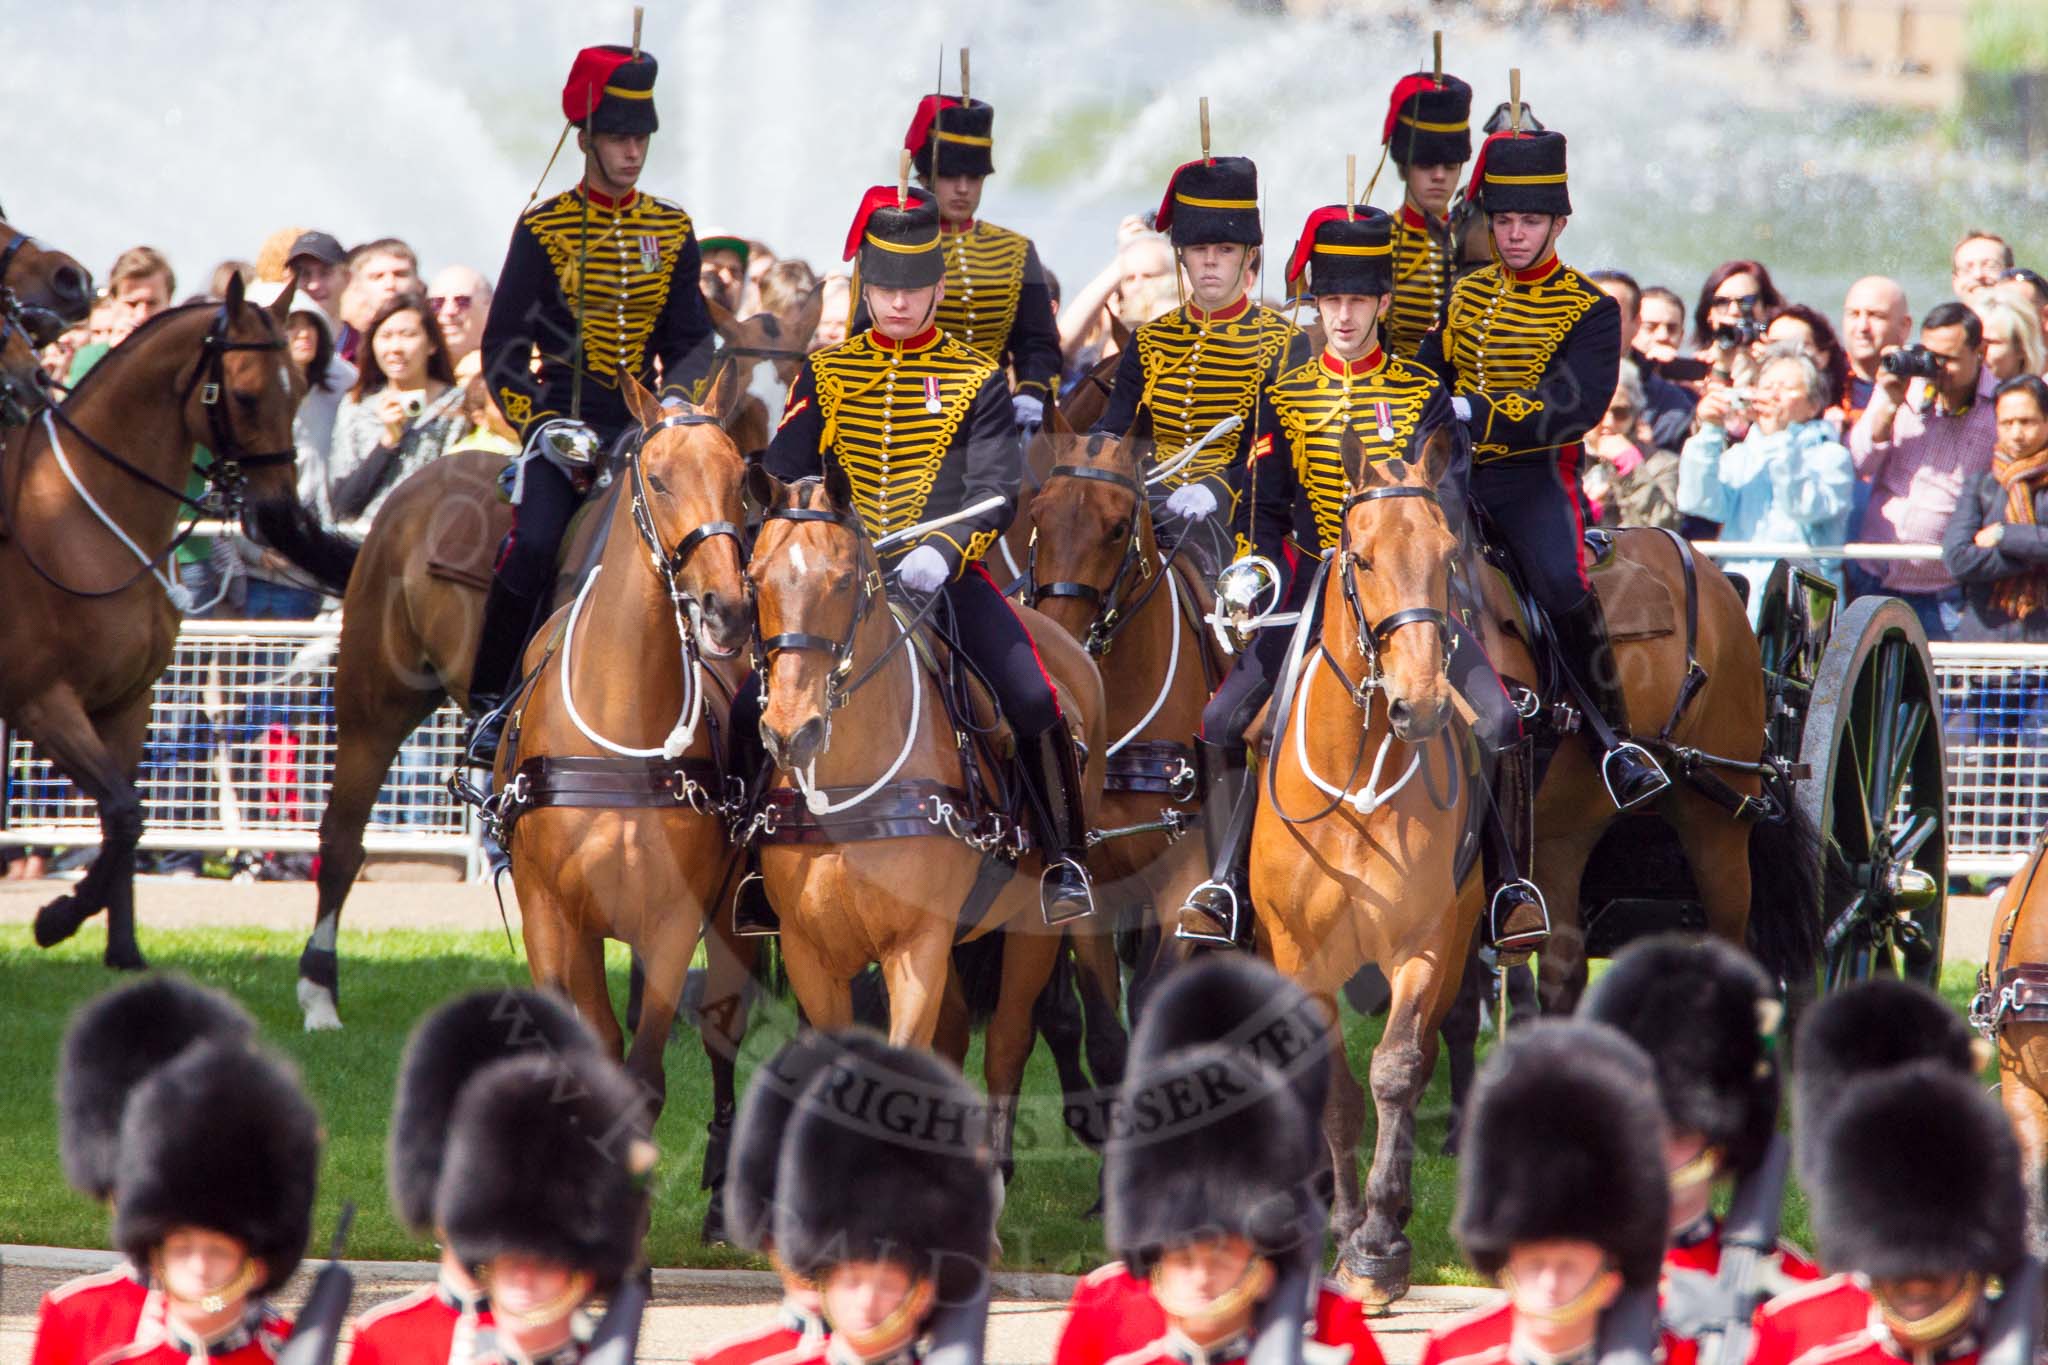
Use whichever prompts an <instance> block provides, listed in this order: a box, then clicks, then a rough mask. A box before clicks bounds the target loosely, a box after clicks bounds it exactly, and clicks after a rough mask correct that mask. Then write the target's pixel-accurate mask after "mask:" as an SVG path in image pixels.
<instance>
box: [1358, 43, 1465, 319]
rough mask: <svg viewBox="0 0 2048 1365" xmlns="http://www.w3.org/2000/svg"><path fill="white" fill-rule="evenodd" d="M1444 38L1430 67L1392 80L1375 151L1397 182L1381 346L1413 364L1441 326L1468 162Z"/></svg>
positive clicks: (1461, 103) (1459, 91)
mask: <svg viewBox="0 0 2048 1365" xmlns="http://www.w3.org/2000/svg"><path fill="white" fill-rule="evenodd" d="M1442 44H1443V35H1442V34H1438V35H1437V51H1438V58H1437V69H1436V70H1435V71H1434V72H1430V71H1417V72H1413V73H1411V74H1409V75H1406V76H1403V77H1402V78H1401V79H1400V80H1399V81H1397V82H1395V84H1394V90H1393V93H1392V94H1391V95H1390V96H1389V97H1388V99H1387V121H1386V124H1385V125H1384V127H1382V129H1381V130H1380V145H1381V147H1383V148H1384V149H1385V153H1384V154H1385V155H1387V156H1389V157H1391V158H1392V159H1393V162H1394V170H1395V173H1396V174H1398V175H1399V176H1400V177H1401V187H1402V189H1401V208H1400V211H1399V212H1398V213H1396V214H1395V215H1394V291H1393V292H1394V301H1393V304H1392V306H1391V307H1389V308H1388V309H1387V318H1386V326H1385V332H1386V347H1387V349H1388V350H1389V351H1391V352H1393V353H1394V354H1395V355H1397V356H1399V357H1401V358H1402V359H1403V360H1413V359H1414V358H1415V357H1416V355H1417V354H1418V353H1419V352H1420V351H1421V349H1422V338H1423V337H1424V335H1426V334H1427V333H1429V332H1430V331H1432V330H1433V329H1435V328H1436V327H1438V326H1440V325H1441V324H1442V322H1443V317H1444V307H1445V305H1446V304H1447V303H1449V302H1450V297H1451V269H1452V265H1453V263H1454V259H1455V255H1456V251H1455V245H1454V243H1453V242H1452V240H1451V221H1450V212H1451V198H1452V196H1453V195H1454V194H1456V192H1457V189H1458V179H1459V177H1460V176H1461V175H1463V173H1464V170H1465V163H1466V162H1468V161H1470V160H1471V159H1472V87H1471V86H1469V85H1467V84H1466V83H1465V82H1463V81H1461V80H1459V79H1458V78H1457V77H1456V76H1452V75H1448V74H1446V73H1445V72H1444V70H1443V58H1442V51H1443V47H1442Z"/></svg>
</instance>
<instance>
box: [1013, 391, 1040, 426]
mask: <svg viewBox="0 0 2048 1365" xmlns="http://www.w3.org/2000/svg"><path fill="white" fill-rule="evenodd" d="M1010 411H1011V412H1014V413H1015V414H1017V425H1018V426H1020V427H1038V426H1044V425H1045V400H1044V399H1042V398H1036V397H1033V396H1032V395H1031V394H1028V393H1020V394H1017V395H1015V396H1014V397H1012V398H1011V399H1010Z"/></svg>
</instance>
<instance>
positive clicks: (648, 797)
mask: <svg viewBox="0 0 2048 1365" xmlns="http://www.w3.org/2000/svg"><path fill="white" fill-rule="evenodd" d="M722 780H723V779H722V778H721V777H720V775H719V771H718V765H717V764H716V763H714V762H712V761H711V760H710V759H708V758H674V759H666V758H616V757H585V756H581V755H564V754H537V755H535V756H534V757H532V758H528V759H526V760H524V761H523V762H521V763H520V765H519V766H518V767H517V768H515V769H514V770H513V772H512V780H511V781H510V782H509V783H508V784H506V787H505V792H504V797H505V799H504V801H503V802H502V803H501V805H500V807H499V810H498V818H499V829H500V838H501V839H502V838H503V837H505V836H509V835H510V834H511V832H512V826H513V825H514V824H515V823H517V821H518V820H519V817H520V816H522V815H524V814H525V813H526V812H528V811H533V810H540V809H543V808H545V807H548V806H557V807H570V808H575V809H579V810H654V809H662V808H667V807H673V806H688V807H689V808H690V809H691V810H694V811H696V812H697V813H698V814H700V815H711V816H717V815H718V814H720V813H721V811H720V806H719V802H718V796H717V792H718V787H719V784H720V783H721V781H722Z"/></svg>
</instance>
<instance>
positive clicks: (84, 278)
mask: <svg viewBox="0 0 2048 1365" xmlns="http://www.w3.org/2000/svg"><path fill="white" fill-rule="evenodd" d="M10 308H11V309H13V310H15V311H16V312H18V314H19V317H18V318H17V319H16V321H17V322H19V323H20V324H21V325H22V326H24V327H26V328H27V329H28V334H29V339H30V341H31V343H32V344H33V345H34V346H35V347H37V348H41V347H44V346H48V345H49V344H50V343H51V342H53V341H55V340H56V339H57V338H58V337H59V336H61V335H62V334H63V332H64V329H65V328H66V327H69V326H75V325H76V324H78V323H81V322H84V321H85V319H86V317H87V315H88V314H90V313H91V311H92V275H91V273H90V272H88V271H87V270H86V268H85V267H84V266H82V265H80V264H79V263H78V262H77V261H76V260H74V259H73V258H71V257H70V256H67V255H65V254H64V253H63V252H61V251H55V250H52V249H51V248H49V247H46V246H44V245H43V244H42V243H41V242H38V241H37V240H36V239H35V238H33V237H31V236H29V235H28V234H27V233H25V232H23V231H21V229H19V228H17V227H15V226H14V225H13V224H11V223H7V222H4V221H0V311H6V310H8V309H10Z"/></svg>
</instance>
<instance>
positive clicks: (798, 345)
mask: <svg viewBox="0 0 2048 1365" xmlns="http://www.w3.org/2000/svg"><path fill="white" fill-rule="evenodd" d="M824 316H825V284H824V281H822V280H820V281H819V282H818V284H817V285H816V286H815V287H813V288H812V290H811V296H810V297H809V298H807V299H805V300H804V306H803V309H802V311H800V312H799V313H798V314H797V315H796V316H795V317H793V318H791V319H790V322H789V335H788V336H786V337H784V338H783V339H782V340H783V344H784V345H786V346H788V347H789V348H790V349H791V350H793V351H806V350H809V349H810V346H811V337H812V335H813V334H814V333H816V332H817V330H818V321H819V319H821V318H823V317H824Z"/></svg>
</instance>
